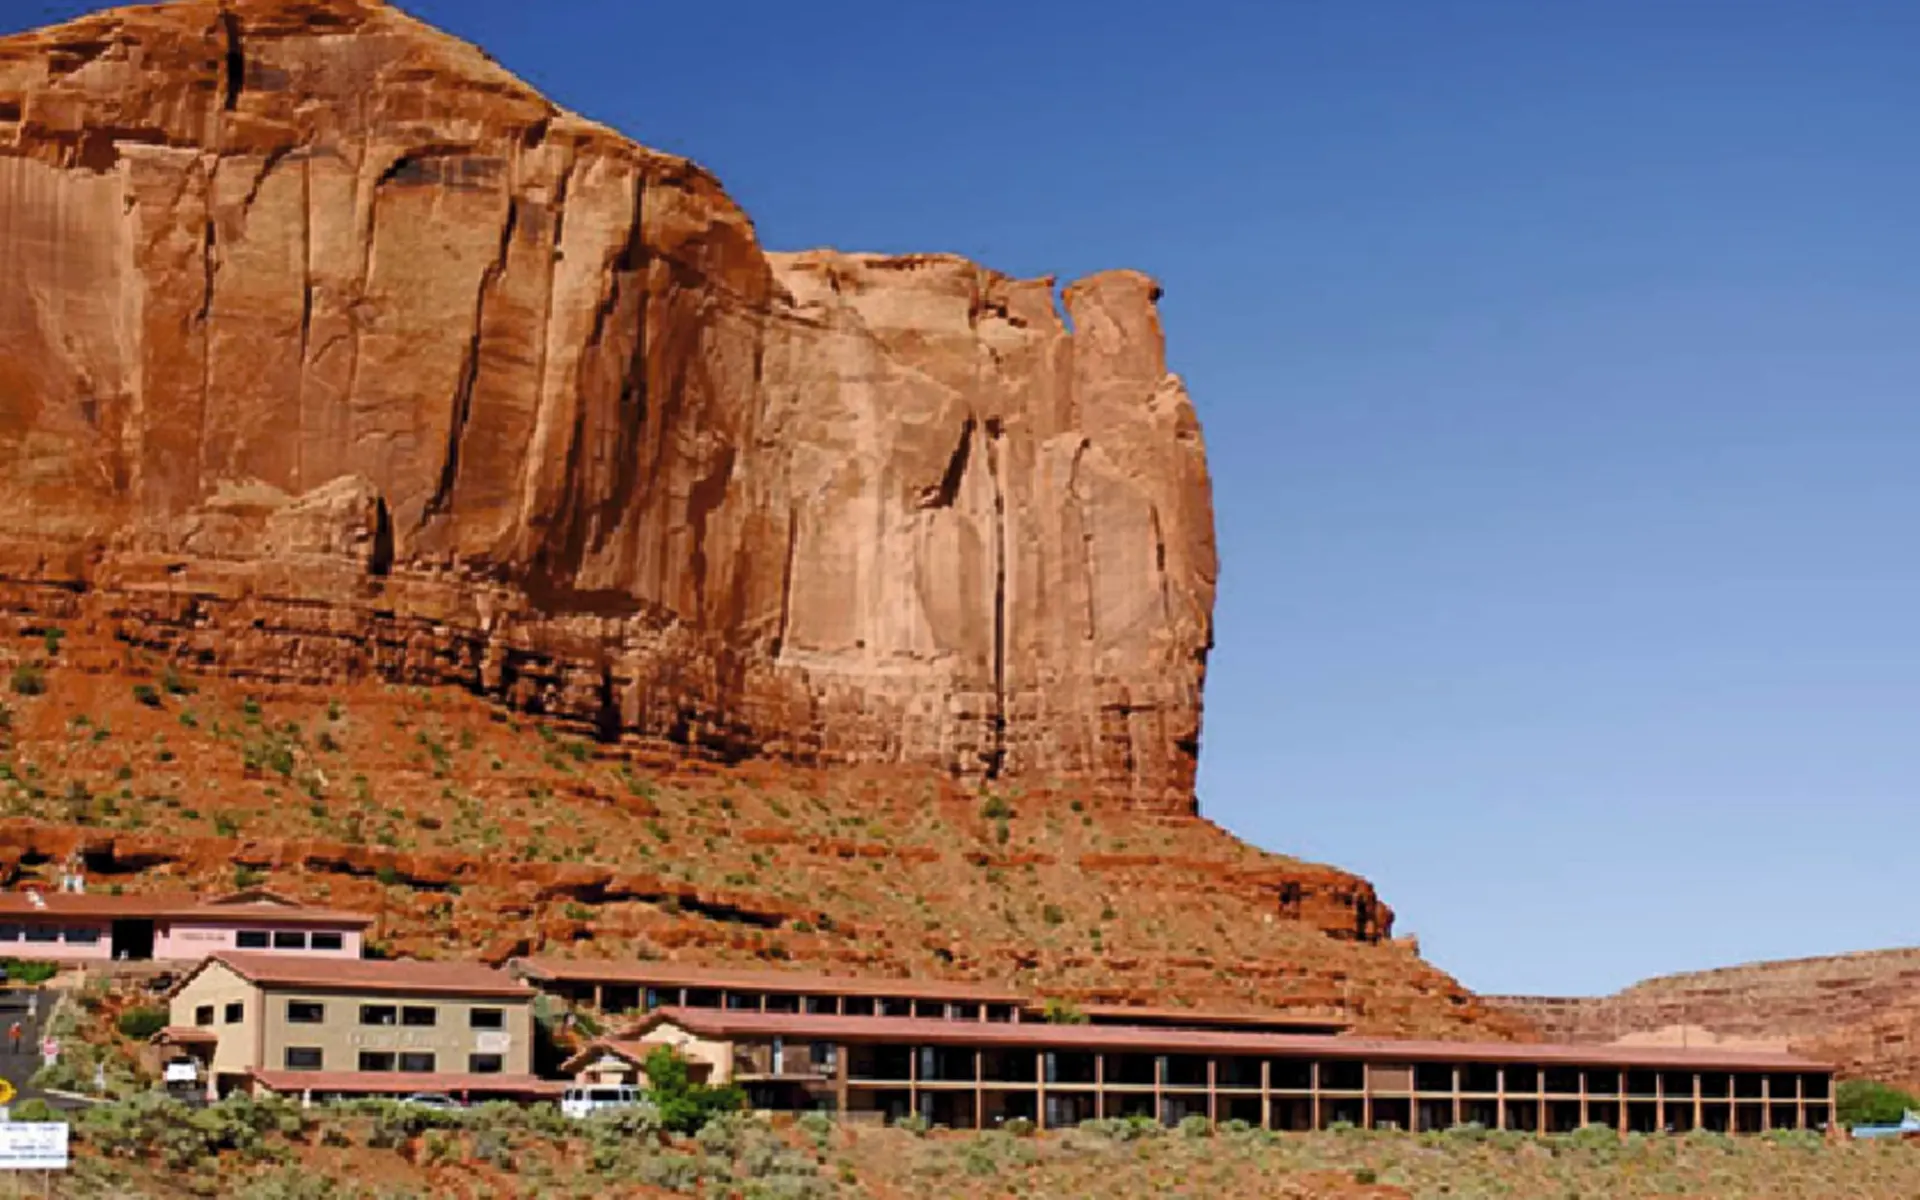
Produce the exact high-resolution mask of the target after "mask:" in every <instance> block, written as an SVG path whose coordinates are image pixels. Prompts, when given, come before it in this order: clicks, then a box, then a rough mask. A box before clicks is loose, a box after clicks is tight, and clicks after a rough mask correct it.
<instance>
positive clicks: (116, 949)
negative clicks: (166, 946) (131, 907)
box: [113, 921, 153, 962]
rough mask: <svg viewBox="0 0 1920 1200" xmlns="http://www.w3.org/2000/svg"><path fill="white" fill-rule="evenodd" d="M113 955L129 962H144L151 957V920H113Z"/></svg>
mask: <svg viewBox="0 0 1920 1200" xmlns="http://www.w3.org/2000/svg"><path fill="white" fill-rule="evenodd" d="M113 957H114V958H115V959H118V960H126V961H131V962H144V961H146V960H147V959H150V958H152V957H153V922H152V921H115V922H114V923H113Z"/></svg>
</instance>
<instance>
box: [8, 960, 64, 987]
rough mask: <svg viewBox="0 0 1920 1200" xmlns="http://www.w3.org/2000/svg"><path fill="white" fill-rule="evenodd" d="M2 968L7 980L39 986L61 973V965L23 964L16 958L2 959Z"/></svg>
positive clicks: (45, 963)
mask: <svg viewBox="0 0 1920 1200" xmlns="http://www.w3.org/2000/svg"><path fill="white" fill-rule="evenodd" d="M0 967H3V968H5V970H6V973H7V978H8V979H10V980H12V981H13V982H15V983H25V984H32V985H35V986H38V985H39V984H43V983H45V982H46V981H47V980H49V979H52V978H53V977H54V976H55V975H58V974H59V973H60V964H59V963H50V962H22V961H20V960H19V959H14V958H0Z"/></svg>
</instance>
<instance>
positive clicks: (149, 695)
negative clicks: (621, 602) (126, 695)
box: [133, 683, 160, 708]
mask: <svg viewBox="0 0 1920 1200" xmlns="http://www.w3.org/2000/svg"><path fill="white" fill-rule="evenodd" d="M133 698H134V701H135V702H136V703H139V704H144V705H146V706H147V707H148V708H159V707H160V689H159V688H157V687H155V686H153V685H152V684H150V683H136V684H134V685H133Z"/></svg>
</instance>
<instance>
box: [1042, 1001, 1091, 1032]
mask: <svg viewBox="0 0 1920 1200" xmlns="http://www.w3.org/2000/svg"><path fill="white" fill-rule="evenodd" d="M1040 1019H1041V1020H1043V1021H1045V1022H1046V1023H1047V1024H1049V1025H1085V1024H1086V1023H1087V1015H1086V1014H1085V1013H1083V1012H1081V1011H1080V1009H1079V1008H1078V1007H1077V1006H1076V1005H1075V1004H1074V1003H1073V1001H1071V1000H1061V999H1059V998H1058V997H1054V998H1050V999H1048V1000H1047V1002H1046V1003H1045V1004H1043V1005H1041V1006H1040Z"/></svg>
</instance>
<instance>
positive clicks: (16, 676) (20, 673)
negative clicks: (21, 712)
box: [13, 663, 47, 696]
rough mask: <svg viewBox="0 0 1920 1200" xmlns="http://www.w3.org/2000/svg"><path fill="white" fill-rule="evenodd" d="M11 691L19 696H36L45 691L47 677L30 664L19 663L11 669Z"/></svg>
mask: <svg viewBox="0 0 1920 1200" xmlns="http://www.w3.org/2000/svg"><path fill="white" fill-rule="evenodd" d="M13 690H14V694H15V695H19V696H38V695H39V694H40V693H42V692H44V691H46V690H47V676H46V673H45V672H43V671H42V670H41V669H40V668H39V667H36V666H34V665H33V664H32V663H21V664H20V665H19V666H17V667H15V668H14V669H13Z"/></svg>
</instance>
